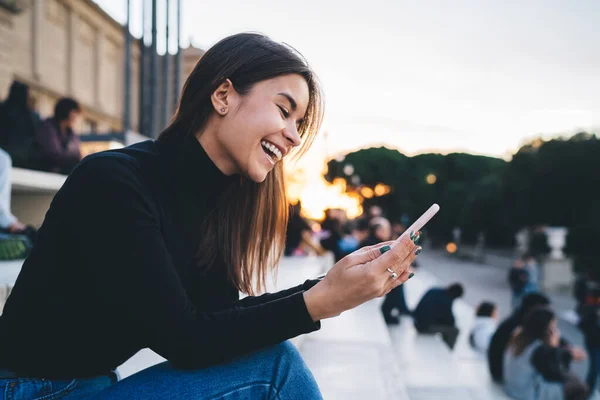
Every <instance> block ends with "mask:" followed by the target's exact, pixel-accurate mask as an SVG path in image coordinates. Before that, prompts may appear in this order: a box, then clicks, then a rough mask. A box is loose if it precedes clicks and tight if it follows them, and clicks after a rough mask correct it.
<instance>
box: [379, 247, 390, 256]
mask: <svg viewBox="0 0 600 400" xmlns="http://www.w3.org/2000/svg"><path fill="white" fill-rule="evenodd" d="M390 249H391V247H390V246H387V245H385V246H383V247H382V248H380V249H379V252H380V253H381V254H383V253H385V252H386V251H390Z"/></svg>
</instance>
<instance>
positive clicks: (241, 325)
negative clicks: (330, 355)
mask: <svg viewBox="0 0 600 400" xmlns="http://www.w3.org/2000/svg"><path fill="white" fill-rule="evenodd" d="M133 168H135V167H133V166H131V165H129V163H128V160H127V159H126V158H125V157H121V158H117V157H110V158H109V157H106V156H103V155H99V156H98V157H94V156H92V157H91V158H89V159H87V160H85V161H84V162H83V163H82V164H81V165H80V166H79V167H78V168H77V169H76V170H75V171H74V172H73V174H72V175H71V176H70V178H69V180H68V181H67V184H66V185H68V190H66V191H65V193H64V194H63V195H64V196H73V198H74V199H73V201H74V203H75V204H77V205H78V206H77V207H76V209H75V210H73V213H72V214H71V215H72V218H70V219H69V222H68V223H69V224H70V225H71V229H72V231H73V232H77V235H76V237H77V238H78V239H79V240H78V241H77V243H75V244H74V247H75V248H78V249H80V252H81V254H82V256H83V257H84V258H85V262H84V263H83V265H82V267H84V268H86V269H89V271H86V272H87V273H89V274H90V276H91V279H93V281H94V284H95V287H96V288H98V290H97V295H98V296H100V297H101V299H100V300H101V301H102V302H103V303H104V304H106V307H109V309H111V310H116V311H115V312H118V313H123V315H121V316H120V318H121V319H122V320H125V321H129V326H128V328H129V329H131V330H132V331H133V333H134V334H136V335H140V336H141V337H143V338H144V339H145V341H146V343H148V347H150V348H151V349H152V350H154V351H156V352H157V353H158V354H160V355H162V356H163V357H165V358H166V359H168V360H169V361H171V362H172V363H173V365H174V366H176V367H180V368H200V367H205V366H209V365H212V364H215V363H220V362H224V361H227V360H229V359H232V358H234V357H236V356H240V355H243V354H246V353H249V352H251V351H254V350H258V349H260V348H263V347H266V346H269V345H273V344H277V343H280V342H282V341H284V340H287V339H289V338H292V337H295V336H298V335H300V334H303V333H308V332H311V331H314V330H316V329H318V328H319V326H320V324H319V323H318V322H317V323H315V322H313V321H312V319H311V317H310V315H309V313H308V310H307V309H306V304H305V303H304V297H303V294H302V291H296V292H293V291H290V292H286V293H283V294H281V295H279V294H276V296H275V295H271V296H273V297H271V300H272V301H268V302H262V301H257V300H256V299H250V300H247V301H246V302H243V305H244V306H243V307H232V308H230V309H226V310H222V311H218V312H211V313H208V312H203V311H202V310H199V309H197V308H196V307H195V306H194V305H193V304H192V302H191V301H190V299H189V297H188V295H187V293H186V292H185V289H184V288H183V285H182V283H181V281H180V279H179V275H178V274H177V272H176V269H175V266H174V265H173V261H172V258H171V255H170V254H169V251H168V249H167V247H166V243H165V239H164V238H163V236H162V233H161V226H160V225H159V222H158V215H159V214H158V210H157V205H156V203H155V202H154V200H153V197H152V193H150V190H149V189H148V187H147V185H145V182H143V180H142V178H140V177H139V176H138V174H136V173H134V170H133ZM258 299H260V298H258ZM253 300H254V301H253Z"/></svg>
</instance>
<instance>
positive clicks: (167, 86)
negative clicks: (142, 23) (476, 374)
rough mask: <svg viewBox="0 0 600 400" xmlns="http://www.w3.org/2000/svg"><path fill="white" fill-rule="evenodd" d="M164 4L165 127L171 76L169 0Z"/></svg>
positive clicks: (163, 105) (168, 107) (162, 104)
mask: <svg viewBox="0 0 600 400" xmlns="http://www.w3.org/2000/svg"><path fill="white" fill-rule="evenodd" d="M165 3H166V6H167V12H166V14H167V19H166V21H167V23H166V25H165V41H166V46H165V59H164V64H165V66H164V71H163V73H164V77H165V79H164V80H165V84H164V92H163V93H164V96H165V98H164V99H163V101H162V102H161V106H162V111H163V120H162V126H163V127H166V126H167V124H168V123H169V113H170V111H171V110H170V108H171V107H170V106H169V97H170V96H169V95H170V94H171V93H169V92H170V91H171V85H170V83H171V76H170V71H169V70H170V68H169V66H170V63H171V60H170V57H169V0H165Z"/></svg>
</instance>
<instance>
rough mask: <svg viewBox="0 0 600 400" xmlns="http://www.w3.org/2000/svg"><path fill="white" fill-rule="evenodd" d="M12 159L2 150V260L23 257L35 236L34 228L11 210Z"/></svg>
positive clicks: (0, 235) (0, 250) (0, 171)
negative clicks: (20, 219) (26, 224)
mask: <svg viewBox="0 0 600 400" xmlns="http://www.w3.org/2000/svg"><path fill="white" fill-rule="evenodd" d="M11 171H12V161H11V158H10V156H9V155H8V154H7V153H6V152H4V151H3V150H0V260H14V259H23V258H25V257H26V256H27V254H28V253H29V250H30V247H31V242H32V241H33V239H34V238H33V237H32V238H31V239H29V237H28V236H29V235H35V230H34V229H33V228H30V227H27V226H25V224H23V223H22V222H21V221H19V220H18V219H17V217H15V216H14V215H13V214H12V212H11V202H10V195H11V178H10V174H11Z"/></svg>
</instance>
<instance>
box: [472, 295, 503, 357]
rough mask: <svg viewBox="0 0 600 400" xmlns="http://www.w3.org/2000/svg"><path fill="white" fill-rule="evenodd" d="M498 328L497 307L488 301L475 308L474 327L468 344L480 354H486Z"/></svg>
mask: <svg viewBox="0 0 600 400" xmlns="http://www.w3.org/2000/svg"><path fill="white" fill-rule="evenodd" d="M497 326H498V307H496V305H495V304H494V303H490V302H488V301H484V302H482V303H481V304H480V305H479V307H477V312H476V319H475V326H474V327H473V330H472V331H471V334H470V335H469V343H471V346H472V347H473V348H474V349H475V350H477V351H478V352H480V353H483V354H487V351H488V347H489V346H490V341H491V340H492V336H493V335H494V332H496V327H497Z"/></svg>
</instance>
